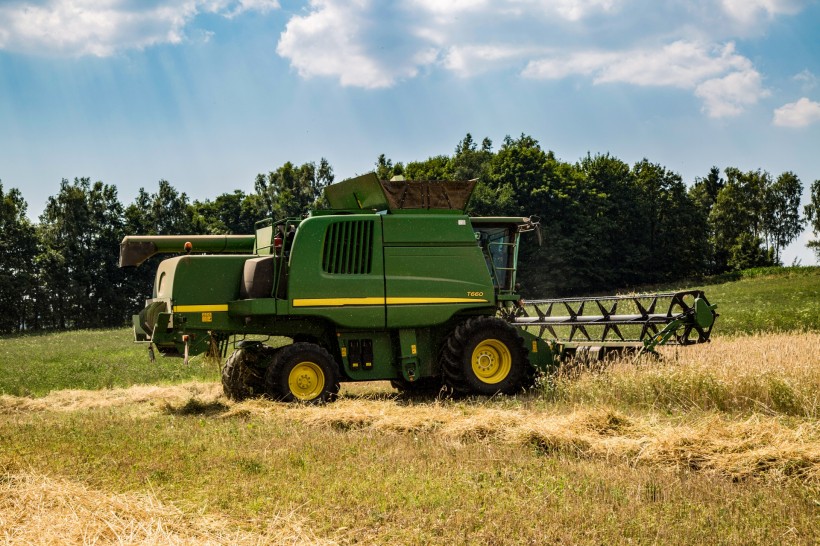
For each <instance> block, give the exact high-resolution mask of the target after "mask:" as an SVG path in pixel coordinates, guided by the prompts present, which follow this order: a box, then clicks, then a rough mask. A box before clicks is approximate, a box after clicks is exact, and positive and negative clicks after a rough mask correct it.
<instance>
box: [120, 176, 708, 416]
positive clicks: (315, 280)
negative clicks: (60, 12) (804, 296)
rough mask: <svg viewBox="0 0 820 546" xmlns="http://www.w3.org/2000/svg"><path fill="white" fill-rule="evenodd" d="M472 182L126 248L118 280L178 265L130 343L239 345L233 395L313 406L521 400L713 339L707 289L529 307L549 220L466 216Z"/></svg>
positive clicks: (230, 387) (402, 188)
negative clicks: (529, 270) (566, 380)
mask: <svg viewBox="0 0 820 546" xmlns="http://www.w3.org/2000/svg"><path fill="white" fill-rule="evenodd" d="M474 185H475V180H470V181H456V182H429V181H428V182H411V181H405V180H390V181H383V180H379V179H378V178H377V177H376V175H375V174H372V173H371V174H368V175H364V176H360V177H357V178H353V179H350V180H346V181H344V182H340V183H337V184H333V185H331V186H328V187H327V188H326V189H325V195H326V197H327V200H328V202H329V203H330V207H331V208H330V209H329V210H316V211H312V212H311V213H309V214H308V215H307V216H306V217H305V218H286V219H278V220H274V219H268V220H263V221H261V222H258V223H257V225H256V233H255V234H254V235H199V236H194V235H191V236H129V237H125V239H123V241H122V244H121V246H120V266H121V267H127V266H137V265H139V264H141V263H142V262H144V261H145V260H146V259H148V258H149V257H151V256H153V255H154V254H157V253H174V254H182V255H180V256H176V257H172V258H169V259H166V260H164V261H162V262H161V263H160V265H159V268H158V270H157V275H156V279H155V282H154V289H153V294H152V297H151V299H149V300H148V301H147V304H146V306H145V308H144V309H143V310H142V311H140V313H139V314H138V315H135V316H134V319H133V323H134V332H135V338H136V340H137V341H138V342H145V343H150V344H153V346H154V347H156V349H157V350H158V351H159V352H160V353H162V354H163V355H165V356H179V357H183V358H184V359H185V360H186V361H187V359H188V357H189V356H192V355H197V354H201V353H205V352H210V353H211V354H213V355H219V356H221V357H224V356H226V355H227V352H228V348H229V346H230V347H232V348H233V352H232V354H231V355H230V356H229V357H228V358H227V360H226V362H225V365H224V367H223V371H222V383H223V387H224V390H225V394H226V395H227V396H228V397H229V398H231V399H234V400H242V399H245V398H248V397H252V396H262V395H265V396H268V397H271V398H273V399H276V400H287V401H290V400H297V401H304V402H322V401H329V400H332V399H333V398H334V397H335V396H336V394H337V393H338V391H339V384H340V383H341V382H345V381H373V380H389V381H391V382H392V384H393V385H394V386H395V387H396V388H398V389H399V390H402V391H422V390H424V391H430V390H435V391H438V390H439V389H441V388H442V387H444V388H446V389H447V390H449V391H450V392H453V393H456V394H468V393H475V394H483V395H493V394H496V393H504V394H514V393H517V392H520V391H522V390H524V389H526V388H529V387H531V386H532V385H533V383H534V381H535V377H536V374H537V373H538V371H545V372H546V371H549V370H550V369H551V368H552V367H553V366H555V365H556V364H557V362H558V361H559V360H560V359H562V358H566V357H571V356H573V355H574V356H583V357H584V358H603V357H605V356H606V355H607V354H609V353H611V352H621V351H624V350H637V351H647V350H648V351H652V350H653V349H654V347H655V346H656V345H660V344H666V343H674V344H680V345H688V344H692V343H703V342H706V341H708V340H709V335H710V333H711V329H712V325H713V324H714V321H715V317H716V316H717V314H716V313H715V311H714V309H715V306H712V305H710V304H709V302H708V301H707V300H706V297H705V296H704V294H703V292H701V291H697V290H692V291H685V292H676V293H665V294H649V295H646V294H643V295H634V296H615V297H605V298H572V299H553V300H535V301H523V300H522V299H521V297H520V296H519V294H518V293H517V291H518V287H517V284H516V274H517V271H518V250H519V244H520V239H521V236H522V234H524V233H528V232H535V233H536V234H537V235H538V239H539V240H540V227H539V222H538V219H536V218H517V217H470V216H467V215H466V214H465V209H466V206H467V202H468V200H469V198H470V195H471V193H472V190H473V187H474ZM271 337H277V338H281V337H285V338H289V339H291V340H292V343H289V344H287V345H284V346H282V347H277V348H274V347H271V346H269V345H266V344H265V343H264V342H263V341H259V339H269V338H271ZM279 342H281V340H280V341H279Z"/></svg>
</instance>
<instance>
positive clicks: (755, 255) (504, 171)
mask: <svg viewBox="0 0 820 546" xmlns="http://www.w3.org/2000/svg"><path fill="white" fill-rule="evenodd" d="M375 170H376V172H377V174H378V175H379V177H380V178H382V179H389V178H391V177H393V176H396V175H402V176H404V177H405V178H407V179H409V180H464V179H477V180H478V182H477V184H476V189H475V192H474V194H473V198H472V199H471V201H470V204H469V209H468V212H469V213H470V214H474V215H486V216H532V215H535V216H538V217H539V218H540V219H541V225H542V232H543V236H544V237H543V238H544V244H543V245H542V246H538V245H537V243H536V241H535V240H529V241H527V240H525V241H524V244H523V246H522V249H521V256H520V275H519V279H520V281H521V284H522V293H523V294H524V295H525V296H528V297H535V296H540V297H546V296H563V295H580V294H589V293H600V292H606V291H610V290H613V289H616V288H618V289H623V288H630V287H639V286H641V285H646V284H655V283H669V282H674V281H677V280H681V279H685V278H692V277H697V276H702V275H710V274H719V273H723V272H727V271H731V270H738V269H746V268H749V267H758V266H769V265H778V264H781V253H782V251H783V249H784V248H785V247H786V246H787V245H788V244H789V243H791V242H792V241H794V240H795V238H796V237H797V236H798V235H799V234H800V233H802V231H803V229H804V226H805V225H806V224H808V225H809V226H810V228H811V229H812V231H813V232H814V234H815V236H817V234H818V233H820V180H816V181H814V183H813V184H812V186H811V192H810V195H811V198H810V202H809V204H808V205H806V206H805V207H804V208H803V210H802V211H801V209H800V198H801V195H802V192H803V186H802V183H801V181H800V179H799V178H798V177H797V176H796V175H795V174H794V173H792V172H784V173H781V174H780V175H778V176H777V177H773V176H772V175H770V174H769V173H768V172H766V171H761V170H757V171H748V172H744V171H741V170H739V169H737V168H734V167H728V168H725V169H724V170H723V171H721V170H720V169H719V168H717V167H713V168H712V169H711V170H710V171H709V173H708V174H706V176H704V177H702V178H698V179H696V180H695V181H694V183H693V184H692V185H691V186H689V187H687V185H686V184H684V182H683V180H682V179H681V177H680V175H678V174H677V173H675V172H673V171H671V170H668V169H667V168H666V167H664V166H662V165H659V164H656V163H651V162H650V161H648V160H646V159H644V160H641V161H639V162H637V163H635V164H634V165H628V164H627V163H625V162H623V161H621V160H620V159H618V158H616V157H613V156H611V155H609V154H597V155H591V154H588V155H587V156H586V157H583V158H581V159H580V160H579V161H577V162H575V163H569V162H565V161H561V160H559V159H557V158H556V157H555V154H554V153H553V152H551V151H548V150H544V149H543V148H542V147H541V146H540V144H539V143H538V142H537V141H536V140H535V139H533V138H532V137H530V136H526V135H521V136H520V137H518V138H511V137H506V138H505V139H504V140H503V142H502V144H501V146H500V147H499V148H498V150H494V149H493V143H492V141H490V139H488V138H485V139H483V140H482V142H481V143H478V142H476V141H475V140H474V139H473V137H472V136H471V135H470V134H467V135H466V136H465V137H464V138H463V139H462V140H461V141H460V142H459V143H458V145H457V146H456V148H455V150H454V151H453V153H452V154H451V155H439V156H435V157H430V158H427V159H425V160H421V161H412V162H408V163H406V164H405V163H401V162H395V163H394V162H393V161H392V160H391V159H389V158H387V157H385V156H384V155H381V156H379V157H378V158H377V160H376V163H375ZM334 178H335V177H334V173H333V168H332V167H331V165H330V164H329V163H328V161H327V160H325V159H321V160H320V161H319V162H308V163H305V164H303V165H295V164H293V163H290V162H288V163H285V164H284V165H282V166H281V167H279V168H277V169H276V170H274V171H270V172H268V173H260V174H259V175H257V176H256V178H255V180H254V184H253V191H252V192H250V193H245V192H243V191H240V190H235V191H233V192H231V193H224V194H222V195H219V196H218V197H216V198H214V199H213V200H211V199H205V200H191V199H190V198H189V196H188V195H186V194H185V193H181V192H179V191H177V190H176V189H175V188H174V187H173V186H172V185H171V183H169V182H168V181H166V180H160V181H159V183H158V185H157V189H156V191H154V192H153V193H149V192H148V191H146V190H145V189H144V188H141V189H140V190H139V192H138V194H137V196H136V198H135V199H134V201H133V202H131V203H130V204H128V205H124V204H123V203H122V202H121V201H120V198H119V196H118V193H117V188H116V187H115V186H113V185H109V184H105V183H103V182H102V181H97V182H92V181H91V180H90V179H89V178H75V179H74V180H73V181H69V180H65V179H64V180H62V182H61V183H60V188H59V191H58V193H57V194H56V195H54V196H51V197H49V198H48V200H47V203H46V206H45V210H44V211H43V213H42V214H41V215H40V216H39V222H36V223H34V222H31V221H30V220H29V219H28V217H27V203H26V201H25V200H24V199H23V196H22V194H21V192H20V191H19V190H18V189H15V188H11V189H10V190H8V191H5V190H4V189H3V185H2V183H0V302H1V303H2V308H3V309H4V313H2V314H0V333H13V332H19V331H24V330H25V331H36V330H51V329H67V328H95V327H115V326H121V325H123V324H127V323H128V322H129V321H130V316H131V314H133V313H134V312H136V311H138V310H139V309H141V308H142V306H143V304H144V299H145V298H147V297H150V290H151V286H152V283H153V276H154V272H155V270H156V265H157V263H158V261H159V258H155V259H153V260H151V261H150V262H149V263H148V264H146V266H143V267H141V268H137V269H128V270H123V269H120V268H119V267H117V260H118V245H119V242H120V241H121V239H122V237H123V236H125V235H128V234H144V235H167V234H186V233H187V234H235V233H252V232H253V230H254V224H255V222H256V221H258V220H260V219H263V218H269V217H273V218H284V217H298V216H300V215H302V214H305V213H306V212H307V211H308V210H310V209H311V208H323V207H325V206H327V204H326V203H325V202H324V200H323V197H322V192H323V189H324V187H325V186H327V185H328V184H331V183H333V181H334ZM809 246H810V247H812V248H813V249H814V251H815V252H817V253H818V257H820V241H818V240H813V241H811V242H810V243H809Z"/></svg>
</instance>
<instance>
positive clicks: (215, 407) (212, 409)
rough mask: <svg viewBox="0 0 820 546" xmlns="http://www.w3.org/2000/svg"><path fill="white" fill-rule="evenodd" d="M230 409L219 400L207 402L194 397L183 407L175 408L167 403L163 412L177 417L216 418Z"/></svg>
mask: <svg viewBox="0 0 820 546" xmlns="http://www.w3.org/2000/svg"><path fill="white" fill-rule="evenodd" d="M229 409H230V408H229V406H227V405H226V404H224V403H222V402H220V401H218V400H213V401H209V402H206V401H203V400H200V399H199V398H195V397H194V398H189V399H188V400H187V401H186V402H185V403H184V404H182V405H181V406H174V405H172V404H170V403H168V402H166V403H165V407H164V408H163V411H164V412H165V413H166V414H168V415H176V416H192V415H198V416H201V417H216V416H219V415H221V414H223V413H225V412H227V411H228V410H229Z"/></svg>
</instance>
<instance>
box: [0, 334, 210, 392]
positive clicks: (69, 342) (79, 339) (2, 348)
mask: <svg viewBox="0 0 820 546" xmlns="http://www.w3.org/2000/svg"><path fill="white" fill-rule="evenodd" d="M218 366H219V364H218V363H217V362H215V361H211V360H207V359H205V358H202V357H197V358H194V359H191V361H190V363H189V364H188V365H187V366H186V365H184V364H183V363H182V359H179V358H163V357H161V356H159V354H158V355H157V359H156V362H150V361H149V358H148V352H147V348H146V346H145V345H138V344H135V343H134V341H133V334H132V332H131V330H130V329H124V328H122V329H116V330H80V331H73V332H60V333H53V334H42V335H24V336H14V337H3V338H0V394H12V395H15V396H42V395H45V394H48V393H49V392H51V391H53V390H62V389H106V388H112V387H127V386H129V385H136V384H151V383H174V382H180V381H186V380H190V379H202V380H209V381H211V380H216V379H217V378H218V377H219V370H218Z"/></svg>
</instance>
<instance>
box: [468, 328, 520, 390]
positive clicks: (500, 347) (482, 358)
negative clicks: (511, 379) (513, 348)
mask: <svg viewBox="0 0 820 546" xmlns="http://www.w3.org/2000/svg"><path fill="white" fill-rule="evenodd" d="M471 363H472V367H473V373H474V374H475V376H476V377H477V378H478V379H479V380H481V381H482V382H484V383H489V384H495V383H500V382H501V381H503V380H504V379H505V378H506V377H507V376H508V375H509V374H510V369H512V355H510V350H509V349H508V348H507V346H506V345H505V344H504V343H503V342H501V341H499V340H497V339H485V340H484V341H482V342H481V343H479V344H478V345H477V346H476V348H475V349H473V355H472V358H471Z"/></svg>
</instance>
